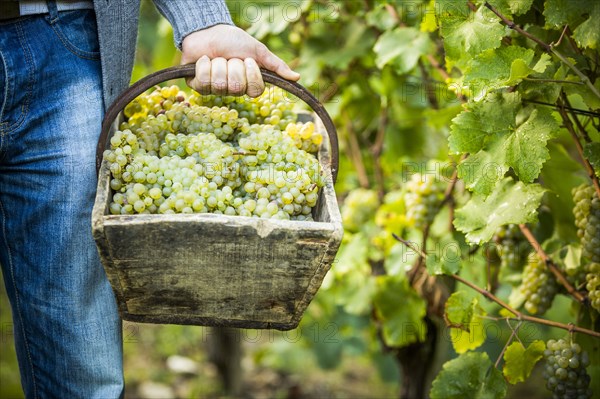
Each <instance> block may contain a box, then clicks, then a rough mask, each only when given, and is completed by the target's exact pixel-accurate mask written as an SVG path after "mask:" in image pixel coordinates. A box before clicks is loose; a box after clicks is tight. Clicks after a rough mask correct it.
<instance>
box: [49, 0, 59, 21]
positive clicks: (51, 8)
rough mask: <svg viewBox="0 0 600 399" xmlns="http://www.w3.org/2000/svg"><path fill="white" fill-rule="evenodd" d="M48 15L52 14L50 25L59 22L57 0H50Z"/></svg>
mask: <svg viewBox="0 0 600 399" xmlns="http://www.w3.org/2000/svg"><path fill="white" fill-rule="evenodd" d="M47 3H48V14H50V23H51V24H54V23H55V22H56V21H58V7H57V6H56V0H48V1H47Z"/></svg>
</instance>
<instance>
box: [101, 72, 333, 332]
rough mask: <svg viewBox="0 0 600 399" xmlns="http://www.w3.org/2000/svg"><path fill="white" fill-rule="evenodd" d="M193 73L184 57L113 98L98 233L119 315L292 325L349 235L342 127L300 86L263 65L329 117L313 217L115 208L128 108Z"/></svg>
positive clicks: (275, 80) (106, 125)
mask: <svg viewBox="0 0 600 399" xmlns="http://www.w3.org/2000/svg"><path fill="white" fill-rule="evenodd" d="M193 75H194V66H193V65H186V66H180V67H174V68H169V69H165V70H163V71H159V72H157V73H155V74H152V75H149V76H147V77H146V78H144V79H142V80H140V81H138V82H137V83H136V84H134V85H133V86H131V87H130V88H129V89H128V90H127V91H126V92H125V93H123V95H121V96H120V97H119V98H118V99H117V100H116V101H115V103H114V104H113V105H112V106H111V108H110V109H109V110H108V111H107V113H106V116H105V119H104V122H103V125H102V133H101V136H100V140H99V142H98V151H97V159H96V161H97V168H98V170H99V176H98V190H97V194H96V201H95V204H94V209H93V215H92V224H93V235H94V239H95V241H96V245H97V247H98V251H99V253H100V257H101V260H102V264H103V266H104V269H105V271H106V274H107V276H108V279H109V281H110V283H111V286H112V288H113V291H114V293H115V296H116V299H117V303H118V306H119V312H120V315H121V317H122V318H123V319H124V320H129V321H135V322H144V323H159V324H193V325H205V326H230V327H238V328H274V329H278V330H289V329H293V328H295V327H296V326H297V325H298V323H299V322H300V319H301V317H302V314H303V313H304V311H305V310H306V307H307V306H308V304H309V303H310V302H311V300H312V299H313V297H314V295H315V294H316V292H317V290H318V289H319V287H320V286H321V283H322V281H323V278H324V277H325V274H326V273H327V271H328V270H329V268H330V267H331V264H332V262H333V260H334V257H335V255H336V253H337V250H338V248H339V245H340V242H341V239H342V233H343V228H342V224H341V217H340V213H339V209H338V205H337V201H336V197H335V191H334V188H333V184H334V182H335V178H336V175H337V173H336V172H337V167H338V145H337V136H336V131H335V127H334V125H333V123H332V121H331V119H330V117H329V115H328V114H327V112H326V111H325V109H324V107H323V106H322V105H321V104H319V103H318V101H317V100H316V99H315V98H314V97H313V96H312V95H311V94H310V92H308V91H307V90H306V89H304V88H303V87H302V86H300V85H298V84H296V83H294V82H289V81H286V80H284V79H282V78H280V77H278V76H277V75H275V74H273V73H270V72H268V71H263V79H264V81H265V82H266V83H271V84H274V85H276V86H279V87H281V88H283V89H285V90H286V91H288V92H289V93H291V94H293V95H295V96H297V97H298V98H300V99H302V100H303V101H305V102H306V103H307V104H309V105H310V106H311V107H312V108H313V110H314V111H315V113H316V114H317V115H318V116H319V118H320V119H321V121H322V124H319V123H317V127H318V128H319V127H320V129H321V131H322V134H323V135H324V136H325V138H326V139H328V140H324V141H323V145H321V149H320V151H319V154H318V157H319V161H320V163H321V166H322V168H323V173H324V175H325V176H330V177H331V178H327V179H326V185H325V186H324V187H323V188H322V189H321V190H320V192H319V199H318V202H317V206H316V207H315V208H314V209H313V212H314V215H313V216H314V219H315V222H302V221H281V220H270V219H259V218H249V217H241V216H226V215H216V214H172V215H111V214H109V212H108V206H109V203H110V198H111V191H110V186H109V182H110V171H109V169H108V163H107V162H106V161H102V153H103V151H104V149H105V148H106V147H107V145H108V141H109V139H110V136H111V135H112V133H113V132H114V131H115V130H116V128H117V124H116V122H115V121H116V120H117V118H118V116H119V114H120V112H121V111H122V109H123V108H124V107H125V105H127V104H128V103H129V102H130V101H131V100H133V99H134V98H135V97H137V96H138V95H139V94H141V93H143V92H145V91H146V90H148V89H149V88H151V87H153V86H154V85H155V84H157V83H161V82H164V81H167V80H170V79H175V78H181V77H189V76H193ZM317 122H318V121H317ZM323 125H324V126H325V128H326V131H325V129H323ZM327 144H329V145H327Z"/></svg>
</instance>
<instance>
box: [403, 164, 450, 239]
mask: <svg viewBox="0 0 600 399" xmlns="http://www.w3.org/2000/svg"><path fill="white" fill-rule="evenodd" d="M445 190H446V187H445V185H444V184H443V182H441V181H440V180H438V179H437V178H436V177H435V176H433V175H428V174H420V173H416V174H414V175H412V176H411V178H410V180H409V181H408V182H407V183H406V194H405V196H404V203H405V205H406V219H407V222H408V223H410V224H411V225H413V226H415V227H416V228H419V229H422V228H424V227H425V226H427V225H428V224H430V223H431V222H433V219H434V218H435V215H436V214H437V212H438V210H439V206H440V204H441V202H442V200H443V199H444V191H445Z"/></svg>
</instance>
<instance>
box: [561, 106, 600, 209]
mask: <svg viewBox="0 0 600 399" xmlns="http://www.w3.org/2000/svg"><path fill="white" fill-rule="evenodd" d="M564 105H565V104H564V102H561V103H560V104H559V107H558V113H559V114H560V116H561V118H562V120H563V124H564V125H565V128H566V129H567V130H568V131H569V133H570V134H571V137H572V138H573V141H574V142H575V147H576V148H577V153H578V154H579V157H580V158H581V161H582V162H583V165H584V166H585V170H586V172H587V174H588V176H589V178H590V179H591V180H592V184H593V185H594V189H595V190H596V195H597V196H598V198H600V182H599V181H598V176H596V172H595V171H594V168H593V167H592V164H590V161H589V160H588V159H587V158H586V157H585V155H584V154H583V146H582V145H581V141H579V136H578V135H577V132H575V128H574V127H573V123H571V119H570V118H569V115H568V114H567V111H566V110H565V108H564Z"/></svg>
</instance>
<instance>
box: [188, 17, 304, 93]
mask: <svg viewBox="0 0 600 399" xmlns="http://www.w3.org/2000/svg"><path fill="white" fill-rule="evenodd" d="M182 52H183V54H182V56H181V63H182V64H191V63H196V76H195V77H194V78H193V79H191V80H188V85H189V86H190V87H191V88H192V89H194V90H196V91H198V92H199V93H200V94H210V93H212V94H229V95H238V96H239V95H243V94H244V93H246V94H248V95H249V96H250V97H258V96H260V95H261V94H262V92H263V91H264V89H265V84H264V82H263V79H262V75H261V73H260V69H259V67H263V68H265V69H268V70H271V71H273V72H275V73H277V74H278V75H280V76H281V77H283V78H286V79H289V80H294V81H296V80H298V79H299V78H300V75H299V74H298V73H296V72H294V71H292V70H291V69H290V67H289V66H288V65H287V64H286V63H285V62H283V61H282V60H281V59H280V58H279V57H277V56H276V55H275V54H273V53H272V52H271V51H270V50H269V49H268V48H267V46H265V45H264V44H262V43H261V42H259V41H258V40H256V39H255V38H253V37H252V36H250V35H249V34H247V33H246V32H245V31H243V30H242V29H240V28H238V27H236V26H231V25H215V26H212V27H210V28H207V29H203V30H200V31H197V32H193V33H191V34H189V35H188V36H186V37H185V38H184V39H183V42H182Z"/></svg>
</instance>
